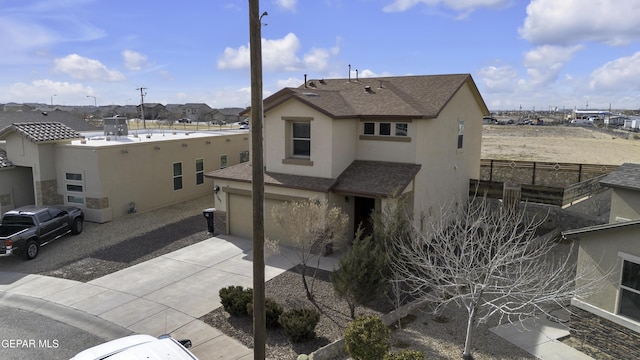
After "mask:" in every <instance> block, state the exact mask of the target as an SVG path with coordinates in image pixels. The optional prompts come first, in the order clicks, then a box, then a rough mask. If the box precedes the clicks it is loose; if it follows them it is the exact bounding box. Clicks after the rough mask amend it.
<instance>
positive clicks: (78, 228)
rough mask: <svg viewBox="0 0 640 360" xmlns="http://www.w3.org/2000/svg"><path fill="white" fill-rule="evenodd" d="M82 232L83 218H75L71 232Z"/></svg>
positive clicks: (75, 233)
mask: <svg viewBox="0 0 640 360" xmlns="http://www.w3.org/2000/svg"><path fill="white" fill-rule="evenodd" d="M81 232H82V219H80V218H76V219H75V220H73V224H71V233H72V234H74V235H78V234H80V233H81Z"/></svg>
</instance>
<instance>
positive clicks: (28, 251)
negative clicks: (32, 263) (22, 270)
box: [22, 239, 40, 260]
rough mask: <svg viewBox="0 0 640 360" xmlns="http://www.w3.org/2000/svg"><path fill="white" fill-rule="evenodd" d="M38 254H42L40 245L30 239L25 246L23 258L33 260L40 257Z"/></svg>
mask: <svg viewBox="0 0 640 360" xmlns="http://www.w3.org/2000/svg"><path fill="white" fill-rule="evenodd" d="M38 252H40V245H38V242H37V241H35V240H33V239H30V240H27V242H26V243H25V244H24V249H23V250H22V256H23V257H24V259H25V260H33V259H35V258H36V256H38Z"/></svg>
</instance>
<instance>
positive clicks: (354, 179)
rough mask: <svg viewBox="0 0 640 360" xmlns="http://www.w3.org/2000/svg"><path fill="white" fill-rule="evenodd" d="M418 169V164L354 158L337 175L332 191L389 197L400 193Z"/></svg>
mask: <svg viewBox="0 0 640 360" xmlns="http://www.w3.org/2000/svg"><path fill="white" fill-rule="evenodd" d="M418 171H420V165H417V164H404V163H393V162H383V161H359V160H356V161H354V162H352V163H351V165H349V167H347V169H346V170H345V171H343V172H342V174H340V176H339V177H338V184H337V185H336V186H335V188H334V189H333V191H334V192H340V193H348V194H355V195H364V196H381V197H389V196H393V195H396V194H398V193H401V192H402V191H404V189H406V187H407V186H408V185H409V183H411V181H412V180H413V179H414V178H415V176H416V174H417V173H418Z"/></svg>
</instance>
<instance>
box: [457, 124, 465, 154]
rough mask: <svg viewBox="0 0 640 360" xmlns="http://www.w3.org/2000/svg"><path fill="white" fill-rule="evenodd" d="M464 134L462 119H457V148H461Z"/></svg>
mask: <svg viewBox="0 0 640 360" xmlns="http://www.w3.org/2000/svg"><path fill="white" fill-rule="evenodd" d="M463 135H464V120H458V149H462V143H463V141H462V140H463Z"/></svg>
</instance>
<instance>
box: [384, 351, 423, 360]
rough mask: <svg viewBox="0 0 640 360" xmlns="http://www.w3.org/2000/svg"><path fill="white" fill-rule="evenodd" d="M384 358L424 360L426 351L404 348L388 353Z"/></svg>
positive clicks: (385, 359)
mask: <svg viewBox="0 0 640 360" xmlns="http://www.w3.org/2000/svg"><path fill="white" fill-rule="evenodd" d="M383 360H424V353H423V352H422V351H418V350H402V351H400V352H395V353H386V354H385V355H384V358H383Z"/></svg>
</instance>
